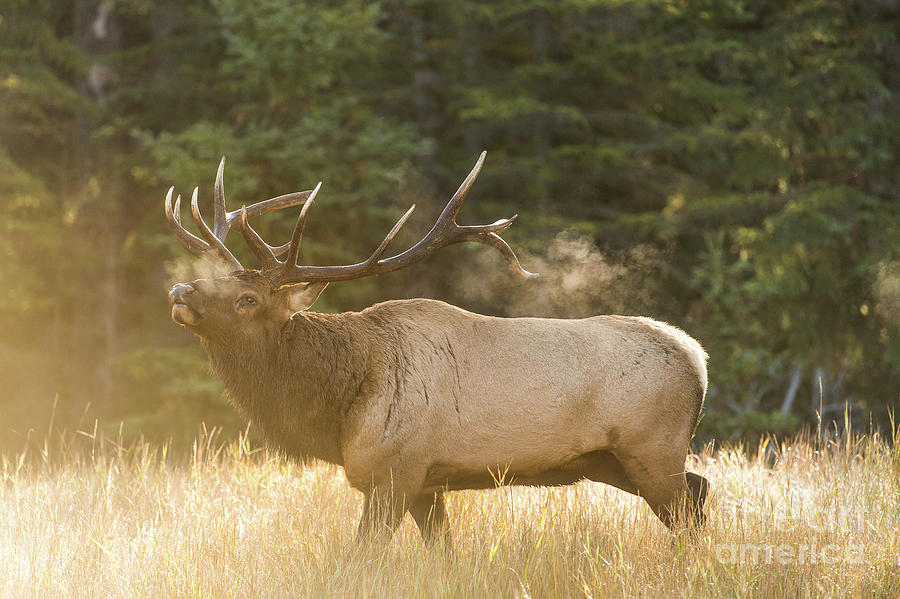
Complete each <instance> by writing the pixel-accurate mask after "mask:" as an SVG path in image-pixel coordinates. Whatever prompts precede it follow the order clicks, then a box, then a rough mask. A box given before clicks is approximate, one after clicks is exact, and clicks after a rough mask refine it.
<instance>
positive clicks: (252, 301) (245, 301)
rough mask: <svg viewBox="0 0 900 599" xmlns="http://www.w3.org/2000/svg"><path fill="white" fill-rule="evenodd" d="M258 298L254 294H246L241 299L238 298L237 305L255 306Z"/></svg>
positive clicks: (240, 306)
mask: <svg viewBox="0 0 900 599" xmlns="http://www.w3.org/2000/svg"><path fill="white" fill-rule="evenodd" d="M256 303H257V302H256V298H255V297H253V296H252V295H245V296H244V297H242V298H241V299H239V300H238V302H237V305H238V307H239V308H243V307H244V306H255V305H256Z"/></svg>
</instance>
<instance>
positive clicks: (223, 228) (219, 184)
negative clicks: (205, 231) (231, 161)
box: [213, 156, 231, 241]
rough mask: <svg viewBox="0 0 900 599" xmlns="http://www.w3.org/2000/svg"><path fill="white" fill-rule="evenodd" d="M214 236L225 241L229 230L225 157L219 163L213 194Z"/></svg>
mask: <svg viewBox="0 0 900 599" xmlns="http://www.w3.org/2000/svg"><path fill="white" fill-rule="evenodd" d="M213 199H214V202H213V234H215V236H216V237H217V238H218V239H219V241H225V236H226V235H228V229H230V228H231V225H230V223H229V222H228V210H226V209H225V157H224V156H222V160H221V162H219V170H218V171H217V172H216V185H215V191H214V193H213Z"/></svg>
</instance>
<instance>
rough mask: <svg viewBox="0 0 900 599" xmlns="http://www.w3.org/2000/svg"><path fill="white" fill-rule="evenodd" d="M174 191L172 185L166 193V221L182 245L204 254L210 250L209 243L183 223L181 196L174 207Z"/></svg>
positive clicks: (196, 254) (193, 251)
mask: <svg viewBox="0 0 900 599" xmlns="http://www.w3.org/2000/svg"><path fill="white" fill-rule="evenodd" d="M174 191H175V188H174V187H170V188H169V192H168V193H167V194H166V222H167V223H168V224H169V228H170V229H172V232H173V233H175V237H176V238H177V239H178V241H179V242H181V246H182V247H183V248H184V249H186V250H187V251H189V252H190V253H192V254H194V255H195V256H204V255H206V252H207V251H208V250H209V244H208V243H206V242H205V241H203V240H202V239H200V238H199V237H197V236H195V235H193V234H192V233H190V232H189V231H188V230H187V229H185V228H184V227H183V226H182V225H181V216H180V214H181V196H180V195H179V196H178V198H177V199H176V200H175V207H174V209H173V208H172V193H173V192H174Z"/></svg>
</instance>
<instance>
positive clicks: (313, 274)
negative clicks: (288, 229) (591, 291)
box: [185, 152, 537, 286]
mask: <svg viewBox="0 0 900 599" xmlns="http://www.w3.org/2000/svg"><path fill="white" fill-rule="evenodd" d="M486 155H487V152H482V153H481V156H480V157H479V158H478V162H476V163H475V167H474V168H473V169H472V171H471V172H470V173H469V176H468V177H466V179H465V180H464V181H463V182H462V185H460V186H459V189H457V190H456V193H455V194H453V197H452V198H450V202H448V203H447V206H446V207H445V208H444V211H443V212H441V215H440V216H439V217H438V220H437V222H436V223H435V224H434V226H433V227H432V228H431V230H430V231H429V232H428V233H427V234H426V235H425V237H423V238H422V239H421V240H420V241H419V242H418V243H416V244H415V245H414V246H412V247H411V248H409V249H408V250H406V251H405V252H401V253H400V254H397V255H396V256H391V257H390V258H384V259H382V257H381V256H382V255H383V254H384V252H385V250H386V249H387V247H388V245H390V243H391V241H393V239H394V237H395V236H396V235H397V233H398V232H399V231H400V228H401V227H403V225H404V224H405V223H406V220H407V219H408V218H409V215H410V214H412V211H413V210H414V209H415V205H413V206H412V207H411V208H410V209H409V210H407V211H406V214H404V215H403V216H402V217H401V218H400V220H398V221H397V224H395V225H394V228H393V229H391V230H390V232H389V233H388V234H387V236H386V237H385V238H384V240H383V241H382V242H381V244H380V245H379V246H378V247H377V248H376V249H375V251H374V252H372V255H370V256H369V257H368V258H367V259H366V260H364V261H362V262H358V263H357V264H347V265H344V266H300V265H298V264H297V257H298V256H299V255H300V239H301V237H302V235H303V226H304V224H305V222H306V215H307V213H308V211H309V208H310V206H312V204H313V201H314V200H315V197H316V194H317V193H318V191H319V188H320V187H321V185H322V184H321V183H319V185H317V186H316V188H315V189H314V190H313V191H312V192H311V193H310V194H309V198H308V199H307V200H306V203H305V204H304V205H303V209H302V210H301V211H300V217H299V218H298V219H297V225H296V226H295V227H294V234H293V235H292V237H291V241H290V243H289V244H288V245H287V246H280V247H277V248H276V247H273V246H271V245H269V244H268V243H266V242H265V241H264V240H263V239H262V238H261V237H260V236H259V235H258V234H257V233H256V231H254V230H253V228H252V227H251V226H250V223H249V222H248V219H249V217H250V216H253V212H252V211H251V208H252V207H248V208H242V209H241V210H240V223H241V233H242V234H243V236H244V239H246V240H247V245H249V246H250V249H251V250H253V253H254V254H255V255H256V256H257V258H259V260H260V262H261V263H262V268H263V273H264V274H265V275H266V277H267V278H269V280H270V281H271V282H272V283H273V284H274V285H276V286H281V285H287V284H290V283H299V282H301V281H302V282H315V281H346V280H349V279H358V278H360V277H367V276H371V275H378V274H384V273H387V272H391V271H394V270H398V269H400V268H404V267H406V266H409V265H411V264H414V263H416V262H418V261H419V260H422V259H423V258H425V257H426V256H428V255H430V254H431V253H433V252H434V251H435V250H438V249H440V248H442V247H444V246H447V245H451V244H454V243H462V242H464V241H474V242H477V243H483V244H485V245H489V246H492V247H493V248H495V249H497V250H498V251H499V252H500V253H501V254H502V255H503V257H504V258H506V261H507V262H509V264H510V266H511V267H512V268H513V270H515V271H516V272H517V273H518V274H519V275H520V276H522V277H525V278H533V277H536V276H537V275H536V274H535V273H530V272H528V271H527V270H525V269H524V268H522V265H521V264H519V260H518V258H516V255H515V253H514V252H513V251H512V248H510V247H509V246H508V245H507V244H506V242H505V241H503V239H501V238H500V235H499V233H502V232H503V231H505V230H506V229H508V228H509V227H510V225H512V223H513V221H514V220H515V218H516V215H514V216H512V217H511V218H504V219H501V220H498V221H497V222H495V223H491V224H489V225H474V226H473V225H463V226H460V225H458V224H456V215H457V213H459V209H460V207H462V203H463V200H464V199H465V197H466V193H468V191H469V188H470V187H472V183H474V182H475V179H476V178H477V177H478V173H479V172H481V166H482V165H483V164H484V158H485V156H486ZM195 220H196V219H195ZM198 226H199V224H198ZM200 230H201V232H202V231H203V227H200ZM198 241H199V240H198ZM185 247H187V245H185ZM285 247H287V248H288V254H287V256H286V257H285V259H284V261H281V260H279V259H278V258H277V256H278V255H279V254H280V251H281V250H282V249H283V248H285Z"/></svg>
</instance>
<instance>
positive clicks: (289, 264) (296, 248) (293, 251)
mask: <svg viewBox="0 0 900 599" xmlns="http://www.w3.org/2000/svg"><path fill="white" fill-rule="evenodd" d="M320 189H322V182H321V181H319V183H318V184H317V185H316V188H315V189H313V190H312V193H310V194H309V197H308V198H306V203H305V204H303V208H301V209H300V216H299V217H297V224H296V225H294V232H293V234H292V235H291V241H290V243H289V244H288V255H287V256H286V257H285V259H284V264H285V269H286V270H290V269H291V268H293V267H294V266H296V265H297V258H299V257H300V239H301V238H302V237H303V227H304V226H306V215H307V213H308V212H309V209H310V208H312V205H313V202H315V201H316V196H317V195H319V190H320ZM267 245H268V244H267ZM268 247H269V250H271V251H272V252H273V255H274V252H275V250H276V249H278V248H273V247H272V246H268ZM281 247H284V246H281Z"/></svg>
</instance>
